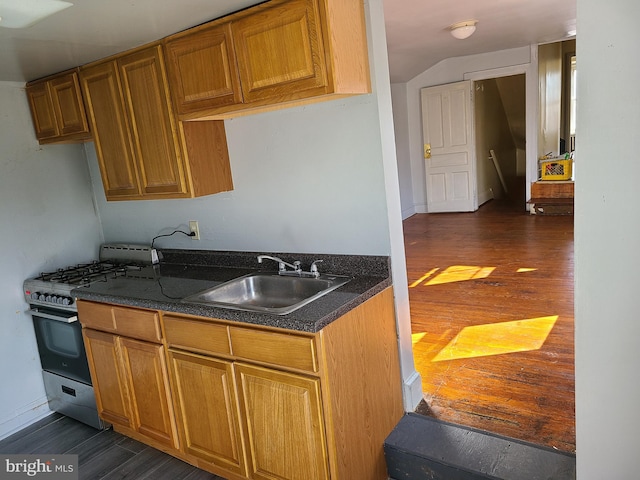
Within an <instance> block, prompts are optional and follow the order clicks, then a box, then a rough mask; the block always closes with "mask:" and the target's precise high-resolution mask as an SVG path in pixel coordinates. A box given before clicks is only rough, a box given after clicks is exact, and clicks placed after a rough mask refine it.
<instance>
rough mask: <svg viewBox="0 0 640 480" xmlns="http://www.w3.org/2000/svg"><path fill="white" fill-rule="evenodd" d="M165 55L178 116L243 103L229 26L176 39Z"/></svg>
mask: <svg viewBox="0 0 640 480" xmlns="http://www.w3.org/2000/svg"><path fill="white" fill-rule="evenodd" d="M165 55H166V58H167V71H168V75H169V84H170V85H171V90H172V94H173V100H174V105H175V107H176V110H177V112H178V114H181V115H182V114H185V113H192V112H197V111H201V110H206V109H210V108H213V107H219V106H221V105H235V104H238V103H242V96H241V93H240V80H239V77H238V68H237V65H236V60H235V56H234V52H233V42H232V40H231V27H230V25H229V24H228V23H225V24H222V25H216V26H214V27H210V28H206V29H203V30H198V31H197V32H189V34H188V35H183V36H178V37H174V39H172V40H169V41H167V42H166V44H165Z"/></svg>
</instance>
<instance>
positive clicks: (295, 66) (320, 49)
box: [231, 0, 328, 103]
mask: <svg viewBox="0 0 640 480" xmlns="http://www.w3.org/2000/svg"><path fill="white" fill-rule="evenodd" d="M319 20H320V13H319V11H318V5H317V2H316V1H314V0H293V1H290V2H286V3H285V4H281V5H277V6H274V7H272V8H265V9H264V10H262V11H260V12H257V13H255V14H254V15H250V16H246V17H244V18H240V19H239V20H237V21H234V22H232V24H231V28H232V32H233V39H234V44H235V48H236V55H237V58H238V65H239V69H240V83H241V85H242V96H243V98H244V101H245V102H247V103H250V102H253V101H259V100H263V99H273V100H274V101H286V100H288V99H290V98H291V94H296V93H299V92H301V91H306V90H310V91H309V92H308V95H305V96H311V95H320V94H322V93H326V86H327V83H328V81H327V71H326V64H325V61H326V60H325V52H324V44H323V40H322V32H321V30H320V28H321V27H320V21H319Z"/></svg>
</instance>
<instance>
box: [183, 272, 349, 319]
mask: <svg viewBox="0 0 640 480" xmlns="http://www.w3.org/2000/svg"><path fill="white" fill-rule="evenodd" d="M349 280H350V278H349V277H344V276H340V275H321V276H320V277H318V278H312V277H298V276H285V275H278V274H277V273H273V274H271V273H251V274H249V275H245V276H242V277H239V278H236V279H234V280H230V281H228V282H226V283H223V284H221V285H218V286H215V287H213V288H210V289H208V290H204V291H202V292H199V293H196V294H194V295H191V296H189V297H186V298H185V299H183V302H188V303H200V304H204V305H211V306H214V307H221V308H230V309H234V310H246V311H252V312H263V313H272V314H276V315H286V314H288V313H291V312H293V311H294V310H297V309H298V308H300V307H302V306H304V305H307V304H308V303H310V302H312V301H313V300H316V299H318V298H320V297H322V296H323V295H326V294H327V293H329V292H331V291H332V290H335V289H336V288H338V287H340V286H342V285H344V284H345V283H347V282H348V281H349Z"/></svg>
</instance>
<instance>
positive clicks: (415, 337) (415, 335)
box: [411, 332, 427, 345]
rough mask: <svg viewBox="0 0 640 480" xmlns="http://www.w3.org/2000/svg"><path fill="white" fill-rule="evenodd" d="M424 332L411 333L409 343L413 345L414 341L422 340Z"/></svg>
mask: <svg viewBox="0 0 640 480" xmlns="http://www.w3.org/2000/svg"><path fill="white" fill-rule="evenodd" d="M426 334H427V332H421V333H413V334H411V345H415V344H416V343H418V342H420V340H422V339H423V338H424V336H425V335H426Z"/></svg>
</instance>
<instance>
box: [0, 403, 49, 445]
mask: <svg viewBox="0 0 640 480" xmlns="http://www.w3.org/2000/svg"><path fill="white" fill-rule="evenodd" d="M52 413H53V412H52V411H51V409H49V402H48V401H47V397H42V398H39V399H38V400H35V401H33V402H31V403H30V404H28V405H25V406H24V407H22V408H21V409H20V410H18V411H17V412H14V414H13V416H12V417H11V418H8V419H6V420H3V421H2V422H1V423H0V440H2V439H3V438H6V437H8V436H9V435H13V434H14V433H16V432H18V431H20V430H22V429H23V428H25V427H28V426H29V425H31V424H32V423H35V422H37V421H38V420H42V419H43V418H44V417H47V416H49V415H51V414H52Z"/></svg>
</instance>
